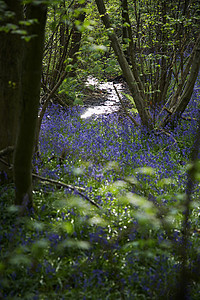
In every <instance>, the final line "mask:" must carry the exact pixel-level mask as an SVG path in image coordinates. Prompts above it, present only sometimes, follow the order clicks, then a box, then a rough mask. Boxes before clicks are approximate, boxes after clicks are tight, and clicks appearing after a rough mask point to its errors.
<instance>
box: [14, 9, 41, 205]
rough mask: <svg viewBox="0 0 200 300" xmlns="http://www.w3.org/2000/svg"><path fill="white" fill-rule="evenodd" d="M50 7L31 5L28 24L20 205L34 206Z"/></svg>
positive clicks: (18, 158)
mask: <svg viewBox="0 0 200 300" xmlns="http://www.w3.org/2000/svg"><path fill="white" fill-rule="evenodd" d="M46 13H47V7H46V5H44V4H35V5H34V3H32V4H29V5H27V19H31V20H36V22H34V23H33V24H32V25H30V26H29V27H28V34H29V36H30V37H31V39H30V41H29V42H26V44H25V54H24V61H23V71H22V96H21V103H20V108H21V110H20V116H19V130H18V135H17V141H16V147H15V155H14V181H15V189H16V198H15V204H16V205H27V206H28V207H29V208H30V207H32V156H33V152H34V146H35V132H36V125H37V119H38V109H39V99H40V82H41V70H42V56H43V45H44V33H45V23H46Z"/></svg>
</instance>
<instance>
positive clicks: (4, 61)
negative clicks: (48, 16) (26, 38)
mask: <svg viewBox="0 0 200 300" xmlns="http://www.w3.org/2000/svg"><path fill="white" fill-rule="evenodd" d="M5 4H6V7H5V10H6V11H10V12H12V13H13V18H12V19H9V18H5V15H6V14H5V11H3V12H2V15H0V20H1V22H0V27H1V26H6V24H7V23H12V24H15V25H17V24H18V21H19V20H22V17H23V14H22V13H23V10H22V5H21V1H17V0H16V1H12V0H7V1H5ZM0 45H1V46H0V120H1V126H0V150H2V149H5V148H7V147H9V146H14V145H15V141H16V133H17V127H18V112H19V100H20V92H21V66H22V58H23V51H22V39H21V38H20V35H18V34H13V33H11V32H8V33H7V32H3V31H0ZM12 156H13V155H12V152H10V153H9V154H8V155H7V154H6V155H5V156H4V157H3V160H4V162H5V163H7V164H8V165H10V164H11V163H12V162H13V158H12ZM1 171H5V172H6V173H9V172H10V171H9V168H8V166H6V165H5V164H0V172H1ZM10 175H11V174H10Z"/></svg>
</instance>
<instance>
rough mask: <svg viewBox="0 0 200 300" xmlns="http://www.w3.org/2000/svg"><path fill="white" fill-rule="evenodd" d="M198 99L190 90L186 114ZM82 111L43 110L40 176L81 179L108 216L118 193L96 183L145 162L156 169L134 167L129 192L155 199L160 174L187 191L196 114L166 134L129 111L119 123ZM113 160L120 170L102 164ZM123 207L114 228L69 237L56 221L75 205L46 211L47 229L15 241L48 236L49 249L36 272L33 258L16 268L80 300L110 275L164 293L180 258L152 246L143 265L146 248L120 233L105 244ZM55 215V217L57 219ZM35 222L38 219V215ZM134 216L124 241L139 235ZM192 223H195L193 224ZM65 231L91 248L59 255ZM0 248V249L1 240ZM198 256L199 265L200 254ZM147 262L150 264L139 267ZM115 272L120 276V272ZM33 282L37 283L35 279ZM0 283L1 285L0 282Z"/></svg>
mask: <svg viewBox="0 0 200 300" xmlns="http://www.w3.org/2000/svg"><path fill="white" fill-rule="evenodd" d="M198 98H199V93H198V91H197V90H195V92H194V97H193V99H192V100H191V103H190V105H189V107H188V109H187V110H186V111H185V113H184V116H187V117H190V116H191V117H192V118H193V117H194V116H196V111H197V109H198V108H199V104H198V101H197V100H198ZM82 111H83V109H82V108H81V107H72V108H68V109H67V110H65V109H62V108H60V107H59V106H57V105H53V104H52V105H51V106H50V107H49V108H48V109H47V111H46V114H45V116H44V119H43V122H42V127H41V135H40V151H41V158H40V159H36V158H35V163H36V164H37V163H38V165H36V167H37V172H38V173H39V174H40V175H42V176H46V177H50V178H53V179H56V180H62V181H65V180H66V183H73V184H74V185H79V186H83V187H84V188H85V194H86V195H87V196H88V197H91V198H92V199H95V201H97V202H98V203H99V204H100V205H102V206H105V207H106V211H107V218H108V220H109V215H112V214H113V207H114V206H115V196H114V195H113V194H112V193H111V192H109V191H108V192H107V193H105V194H103V195H101V194H100V192H99V191H100V189H99V188H100V187H102V186H108V185H109V184H110V183H112V182H113V181H115V180H119V179H122V180H123V178H124V177H125V176H132V175H133V174H135V173H134V170H135V169H136V168H142V167H144V166H147V167H152V168H153V169H154V170H155V176H154V177H152V176H149V175H145V174H141V173H137V174H135V176H136V177H137V179H138V181H139V187H136V188H135V187H132V191H133V192H137V193H139V194H143V191H144V190H145V192H146V193H147V194H145V196H147V198H148V200H149V201H152V202H156V198H157V197H158V196H162V195H163V194H165V192H166V190H165V189H164V188H160V187H158V181H159V180H160V179H163V178H172V179H174V180H175V182H176V184H173V183H172V184H171V186H170V188H172V190H177V189H178V190H179V192H180V191H184V186H185V181H186V175H185V165H186V163H187V161H188V160H189V158H190V156H189V155H190V148H191V147H192V142H188V137H191V140H192V139H193V137H194V135H195V132H196V124H197V123H196V120H195V119H192V120H189V121H186V122H185V121H184V122H181V124H179V125H178V127H177V130H176V131H174V132H170V135H165V134H156V133H147V132H145V130H144V131H142V130H140V129H138V128H136V127H135V126H134V125H133V124H132V123H131V122H130V120H128V119H126V118H124V119H123V120H121V121H120V122H119V120H118V114H117V113H113V114H110V115H109V116H102V117H100V118H98V119H96V120H93V119H82V118H81V114H82ZM176 141H177V142H176ZM171 148H173V149H171ZM64 149H66V156H65V157H64V162H63V163H62V164H61V163H60V161H59V157H60V155H61V154H62V151H63V150H64ZM188 149H189V150H188ZM174 154H175V155H174ZM110 161H116V162H117V164H118V170H117V171H116V172H115V170H107V171H105V166H106V164H107V163H108V162H110ZM85 162H88V163H89V164H88V165H87V167H86V168H85V169H84V171H83V173H82V174H80V175H74V172H73V169H74V167H79V166H82V165H83V166H84V164H85ZM147 186H148V188H147ZM38 187H40V188H42V190H43V192H45V193H46V194H47V195H48V193H50V192H51V191H55V189H54V188H53V187H51V188H49V187H48V188H47V187H46V186H45V187H44V186H41V185H40V184H39V185H38ZM97 191H98V192H97ZM65 194H66V196H67V195H70V194H71V191H70V190H69V189H66V190H65ZM55 200H56V194H55ZM170 201H171V202H173V201H176V199H175V198H174V200H173V198H171V200H170ZM162 203H163V205H166V204H168V200H166V199H165V198H164V197H163V202H162ZM0 205H2V203H0ZM49 205H50V204H49V203H45V204H42V205H41V207H40V211H41V214H43V215H45V213H46V212H47V213H49ZM128 210H129V209H128V208H127V207H125V208H124V211H119V212H118V213H117V214H118V219H115V220H114V221H112V224H111V226H110V227H112V226H113V229H110V230H108V229H105V228H104V226H97V225H96V226H93V227H92V226H90V225H87V224H86V225H84V226H82V227H81V229H80V230H79V231H77V232H76V230H74V232H73V234H72V235H71V236H70V234H69V235H68V234H67V233H66V232H65V233H64V232H58V231H57V227H56V225H57V224H59V223H60V222H61V221H62V222H63V223H64V222H68V221H69V220H70V221H71V220H75V219H76V218H77V212H76V210H75V209H73V208H70V209H68V210H67V211H61V213H56V214H55V215H53V213H52V215H49V216H46V217H47V219H49V224H50V225H49V228H46V227H45V229H44V230H40V231H37V230H36V231H34V230H33V232H32V234H31V233H30V232H25V231H24V230H21V229H20V228H18V229H19V230H17V232H18V234H19V235H18V244H19V243H20V244H21V245H22V246H24V247H25V248H26V247H27V249H29V248H28V247H30V249H31V247H32V245H34V243H35V242H37V240H40V239H41V238H45V239H46V240H48V245H49V246H48V249H47V252H48V255H47V256H45V258H44V259H39V261H38V263H37V264H36V270H37V272H36V273H34V272H32V270H31V266H30V265H29V266H28V267H26V268H24V269H23V268H22V269H20V268H19V270H18V271H19V272H21V273H22V274H23V276H25V274H26V272H27V274H29V275H30V274H32V275H31V278H32V280H35V281H36V282H38V281H40V282H42V280H43V281H45V280H46V282H45V283H44V285H47V287H48V285H49V286H51V283H50V282H49V280H52V279H53V282H56V283H55V285H54V286H53V284H54V283H52V286H51V289H54V288H55V287H56V288H55V290H56V292H55V293H58V294H59V293H64V294H65V293H66V291H67V290H68V291H69V292H70V291H73V290H79V292H80V294H79V299H81V297H80V295H84V293H88V292H89V291H90V290H91V289H92V287H94V286H95V289H96V290H97V293H98V292H99V293H102V295H103V290H102V288H103V289H104V290H105V295H107V294H108V293H109V292H112V288H111V287H110V286H109V282H112V280H113V282H114V284H115V285H116V286H117V284H119V282H120V285H121V287H123V290H124V291H126V295H128V296H127V299H134V297H135V295H136V294H137V292H138V295H141V294H143V295H145V296H146V297H147V299H148V298H149V299H151V298H153V297H155V291H156V296H157V297H163V296H164V295H165V292H166V282H168V284H169V283H170V280H171V278H176V276H177V274H178V272H179V264H178V263H177V262H175V261H170V260H169V257H168V255H167V254H163V255H160V253H156V255H154V254H152V253H153V250H152V253H151V249H150V250H149V253H150V255H152V256H150V257H151V258H150V261H151V265H150V266H149V267H148V265H149V261H148V253H147V255H146V256H145V252H143V251H138V249H137V250H136V249H135V248H132V249H131V250H127V251H125V252H124V250H123V247H121V243H122V242H120V241H119V240H118V239H116V240H114V242H112V245H111V244H110V240H111V239H112V238H113V236H115V234H116V232H115V231H118V233H121V232H123V225H124V224H123V222H121V223H120V221H119V219H120V218H121V219H123V218H124V219H126V220H127V219H128V218H129V216H130V213H129V211H128ZM58 214H59V218H57V216H58ZM81 218H82V219H83V220H87V219H88V218H87V217H86V216H84V217H83V216H81ZM81 218H80V219H81ZM4 221H5V222H7V221H6V220H4ZM38 221H41V222H42V218H40V216H39V217H38ZM131 222H132V223H133V226H132V230H131V231H130V232H129V233H128V236H127V237H124V239H125V240H126V239H127V243H128V242H133V241H137V240H138V237H139V233H138V231H137V224H136V221H135V220H132V221H131ZM129 223H130V222H129ZM126 225H127V224H126ZM195 225H196V226H198V224H195ZM2 228H3V226H2V225H1V224H0V229H2ZM15 233H16V229H15V227H14V226H12V225H11V226H10V227H9V230H7V231H6V233H5V232H0V243H2V241H5V240H7V243H9V241H11V240H13V238H14V235H15ZM68 237H70V238H74V239H75V240H78V239H81V238H82V239H83V240H84V239H85V238H87V240H88V242H89V243H90V245H91V248H90V249H87V250H82V251H80V249H79V250H77V249H72V251H70V249H68V250H66V253H65V251H63V252H62V253H60V256H59V257H58V256H56V255H57V254H56V251H57V249H58V248H59V245H60V244H61V243H62V242H63V241H65V240H67V239H68ZM172 237H173V240H174V242H175V243H177V244H180V243H181V236H180V232H179V231H174V232H173V235H172ZM156 240H157V242H158V245H162V244H163V243H164V242H165V241H166V236H165V234H164V233H163V232H159V231H158V232H157V233H156ZM125 243H126V242H125ZM0 249H1V251H5V249H3V248H2V247H1V248H0ZM69 253H70V255H69ZM141 258H143V259H141ZM147 261H148V262H147ZM196 261H198V264H199V261H200V259H199V257H198V259H197V260H195V262H196ZM145 262H147V264H146V265H145V266H144V264H145ZM191 264H192V263H191ZM58 266H59V267H58ZM191 268H193V269H195V264H192V266H191ZM69 270H70V271H69ZM118 273H119V274H118ZM63 274H65V276H69V280H68V281H67V280H66V282H63V283H62V284H61V285H60V283H59V281H58V280H57V279H56V278H59V276H60V277H61V280H63V281H64V278H62V276H63ZM116 274H117V276H118V275H120V276H118V277H117V276H116ZM65 276H64V277H65ZM11 277H12V278H15V277H16V273H15V272H12V273H11ZM173 284H174V283H173ZM62 285H63V286H62ZM36 286H38V285H37V284H36ZM61 286H62V287H61ZM0 287H2V290H3V283H2V282H1V281H0ZM163 287H165V288H163ZM40 289H41V290H42V289H45V287H43V286H42V283H41V286H38V290H37V289H36V290H35V291H34V293H35V296H34V297H35V299H39V298H40V291H39V290H40ZM65 289H66V290H65ZM5 290H6V291H5V293H4V294H5V295H7V291H8V290H9V289H8V288H5ZM120 292H122V291H119V293H120ZM10 295H11V294H10ZM59 295H60V294H59ZM0 296H1V294H0ZM99 297H102V296H99ZM55 299H56V298H55ZM82 299H84V296H82ZM99 299H100V298H99Z"/></svg>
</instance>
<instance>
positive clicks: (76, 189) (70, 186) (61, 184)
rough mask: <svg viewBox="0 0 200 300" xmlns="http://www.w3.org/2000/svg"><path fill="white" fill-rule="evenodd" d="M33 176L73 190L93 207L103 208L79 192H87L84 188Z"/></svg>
mask: <svg viewBox="0 0 200 300" xmlns="http://www.w3.org/2000/svg"><path fill="white" fill-rule="evenodd" d="M32 176H33V177H34V178H36V179H39V180H41V181H46V182H49V183H50V184H54V185H58V186H62V187H64V188H68V189H71V190H73V191H75V192H77V194H79V195H80V196H81V197H83V198H85V199H86V200H87V201H88V202H90V203H91V204H92V205H93V206H96V207H97V208H102V207H101V206H100V205H99V204H97V203H96V202H94V201H93V200H91V199H90V198H88V197H87V196H86V195H84V194H83V193H82V192H80V191H79V190H85V189H84V188H81V187H75V186H73V185H71V184H66V183H64V182H61V181H57V180H54V179H49V178H45V177H42V176H39V175H37V174H34V173H32Z"/></svg>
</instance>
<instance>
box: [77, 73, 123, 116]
mask: <svg viewBox="0 0 200 300" xmlns="http://www.w3.org/2000/svg"><path fill="white" fill-rule="evenodd" d="M120 77H121V76H118V77H117V79H116V78H115V80H114V81H107V82H99V81H98V80H97V79H95V78H93V77H88V80H87V83H86V86H88V88H90V87H91V89H92V88H93V89H95V90H96V89H97V90H98V92H97V93H96V95H95V96H94V95H91V96H88V97H87V98H86V99H85V100H84V105H83V107H84V108H85V110H84V112H83V114H82V115H81V118H82V119H86V118H90V117H95V118H98V117H100V116H102V115H108V114H110V113H113V112H117V111H119V110H120V108H121V104H120V100H119V97H118V96H117V93H116V91H115V89H114V85H115V88H116V89H117V91H118V92H119V94H120V97H121V98H122V99H123V100H124V101H126V102H127V99H126V97H125V96H123V95H122V94H121V93H122V92H124V93H128V91H127V87H126V84H125V83H124V82H119V81H120V79H121V78H120ZM118 79H119V80H118Z"/></svg>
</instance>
